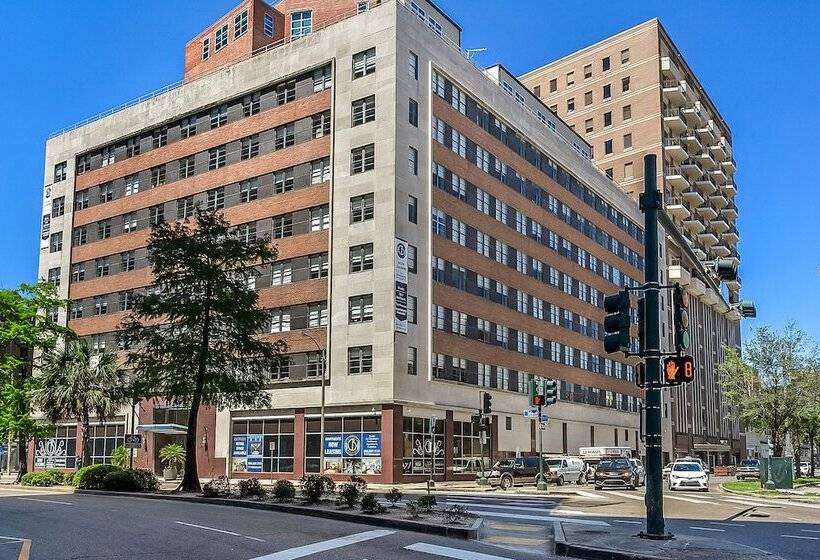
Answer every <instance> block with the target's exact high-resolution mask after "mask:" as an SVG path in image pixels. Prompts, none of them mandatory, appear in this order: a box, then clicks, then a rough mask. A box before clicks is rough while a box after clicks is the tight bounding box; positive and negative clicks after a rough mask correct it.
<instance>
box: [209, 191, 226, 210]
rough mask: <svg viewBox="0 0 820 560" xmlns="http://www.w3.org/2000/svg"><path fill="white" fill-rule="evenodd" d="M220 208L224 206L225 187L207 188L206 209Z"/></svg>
mask: <svg viewBox="0 0 820 560" xmlns="http://www.w3.org/2000/svg"><path fill="white" fill-rule="evenodd" d="M222 208H225V187H219V188H218V189H211V190H209V191H208V210H220V209H222Z"/></svg>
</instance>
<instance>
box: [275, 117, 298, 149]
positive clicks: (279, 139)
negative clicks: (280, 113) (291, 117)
mask: <svg viewBox="0 0 820 560" xmlns="http://www.w3.org/2000/svg"><path fill="white" fill-rule="evenodd" d="M293 130H294V129H293V123H291V124H286V125H284V126H279V127H276V129H275V130H274V144H273V147H274V149H275V150H281V149H283V148H287V147H288V146H293V144H294V142H295V141H296V137H295V136H294V133H293Z"/></svg>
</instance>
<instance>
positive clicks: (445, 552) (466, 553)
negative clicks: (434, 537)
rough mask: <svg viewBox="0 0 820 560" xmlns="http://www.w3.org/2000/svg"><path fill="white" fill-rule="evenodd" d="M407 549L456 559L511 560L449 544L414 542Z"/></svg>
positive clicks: (510, 559)
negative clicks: (452, 546) (453, 546)
mask: <svg viewBox="0 0 820 560" xmlns="http://www.w3.org/2000/svg"><path fill="white" fill-rule="evenodd" d="M404 548H406V549H407V550H414V551H416V552H424V553H426V554H433V555H435V556H444V557H445V558H455V559H456V560H513V559H512V558H508V557H506V556H495V555H493V554H483V553H481V552H475V551H472V550H464V549H462V548H451V547H449V546H439V545H437V544H428V543H422V542H419V543H415V544H411V545H408V546H405V547H404Z"/></svg>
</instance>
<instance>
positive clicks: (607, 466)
mask: <svg viewBox="0 0 820 560" xmlns="http://www.w3.org/2000/svg"><path fill="white" fill-rule="evenodd" d="M598 468H599V469H602V470H616V469H628V468H629V461H627V460H626V459H615V460H612V461H601V463H600V464H599V465H598Z"/></svg>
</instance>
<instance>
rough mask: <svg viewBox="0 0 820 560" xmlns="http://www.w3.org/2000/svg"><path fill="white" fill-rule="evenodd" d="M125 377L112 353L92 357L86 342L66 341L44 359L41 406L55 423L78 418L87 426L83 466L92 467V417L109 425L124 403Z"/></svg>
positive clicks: (83, 441)
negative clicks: (109, 421)
mask: <svg viewBox="0 0 820 560" xmlns="http://www.w3.org/2000/svg"><path fill="white" fill-rule="evenodd" d="M122 379H123V378H122V374H121V373H120V366H119V364H118V362H117V357H116V355H114V354H111V353H103V354H100V355H99V356H92V355H91V351H90V349H89V348H88V344H86V342H85V340H83V339H80V338H74V339H70V340H66V341H65V344H63V345H62V347H61V348H56V349H53V350H51V351H49V352H48V353H46V355H45V356H43V364H42V366H41V375H40V383H41V387H40V389H39V391H38V392H37V400H36V403H37V406H39V407H40V409H41V410H42V411H43V412H44V413H45V414H46V416H48V418H49V420H51V421H52V422H57V421H58V420H60V419H61V418H77V419H78V420H79V421H80V423H81V424H82V427H83V434H82V443H81V447H82V457H83V465H90V464H91V445H90V441H91V440H90V436H91V416H92V415H93V416H96V417H97V419H98V420H99V421H100V422H105V421H106V420H108V419H110V418H111V417H112V416H114V415H115V414H116V413H117V409H118V408H119V405H120V404H122V403H123V402H124V400H123V398H122V396H121V385H122Z"/></svg>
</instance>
